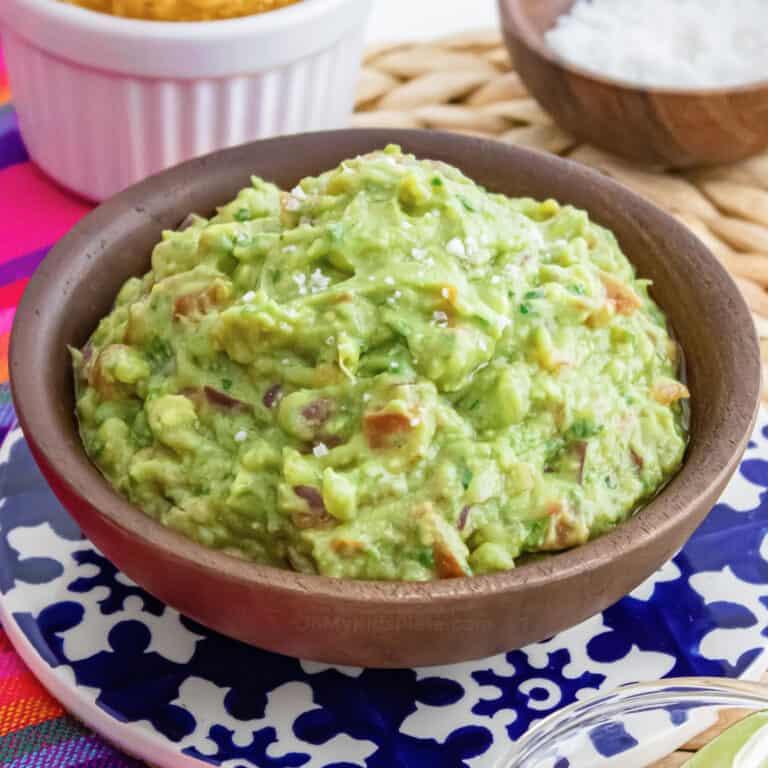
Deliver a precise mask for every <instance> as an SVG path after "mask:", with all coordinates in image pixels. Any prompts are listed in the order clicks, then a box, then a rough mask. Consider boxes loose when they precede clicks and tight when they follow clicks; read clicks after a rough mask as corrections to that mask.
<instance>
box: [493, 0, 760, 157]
mask: <svg viewBox="0 0 768 768" xmlns="http://www.w3.org/2000/svg"><path fill="white" fill-rule="evenodd" d="M573 3H574V0H499V10H500V12H501V21H502V28H503V30H504V37H505V39H506V42H507V46H508V48H509V51H510V53H511V54H512V58H513V60H514V62H515V67H516V69H517V71H518V72H519V74H520V77H521V78H522V80H523V82H524V83H525V85H526V86H527V87H528V89H529V90H530V92H531V93H532V94H533V95H534V96H535V97H536V99H538V101H539V102H540V103H541V104H542V106H543V107H544V108H545V109H546V110H547V111H548V112H549V113H550V114H551V115H552V116H553V117H554V119H555V120H556V121H557V122H558V123H559V124H560V125H561V126H562V127H563V128H564V129H565V130H567V131H569V132H570V133H572V134H573V135H574V136H576V137H577V138H579V139H581V140H582V141H587V142H589V143H591V144H595V145H596V146H598V147H602V148H603V149H607V150H609V151H610V152H615V153H616V154H617V155H622V156H623V157H626V158H628V159H630V160H636V161H640V162H643V163H653V164H661V165H665V166H669V167H674V168H686V167H690V166H694V165H711V164H715V163H728V162H733V161H736V160H741V159H743V158H745V157H748V156H750V155H753V154H755V153H757V152H759V151H760V150H762V149H765V148H766V147H768V77H767V78H766V79H765V80H763V81H761V82H760V83H757V84H752V85H746V86H741V87H729V88H719V89H707V90H704V89H702V90H676V89H669V88H655V89H654V88H646V87H642V86H637V85H635V84H633V83H631V82H625V81H621V80H617V79H613V78H607V77H600V76H599V75H596V74H594V73H592V72H589V71H588V70H586V69H582V68H580V67H578V66H575V65H572V64H569V63H566V62H565V61H563V60H562V59H561V58H560V57H559V56H558V55H557V54H556V53H554V51H552V50H551V49H550V48H549V47H548V45H547V44H546V41H545V39H544V35H545V33H546V32H547V30H549V29H550V28H551V27H553V26H554V24H555V21H556V19H557V18H558V16H560V15H562V14H563V13H566V12H567V11H568V10H569V9H570V8H571V6H572V5H573Z"/></svg>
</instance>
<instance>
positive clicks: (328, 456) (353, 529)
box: [72, 146, 688, 579]
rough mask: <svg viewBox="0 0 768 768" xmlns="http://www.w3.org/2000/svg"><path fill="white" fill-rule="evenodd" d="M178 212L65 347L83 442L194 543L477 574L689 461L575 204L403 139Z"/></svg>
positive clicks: (580, 533) (285, 559) (332, 569)
mask: <svg viewBox="0 0 768 768" xmlns="http://www.w3.org/2000/svg"><path fill="white" fill-rule="evenodd" d="M185 225H186V226H185V228H183V229H182V230H180V231H167V232H164V233H163V237H162V241H161V242H160V243H159V244H158V245H157V246H156V247H155V248H154V251H153V253H152V269H151V271H150V272H148V273H147V274H146V275H145V276H144V277H143V278H132V279H131V280H129V281H128V282H127V283H126V284H125V285H124V286H123V288H122V289H121V291H120V293H119V295H118V297H117V300H116V303H115V306H114V309H113V310H112V312H111V313H110V314H109V315H108V316H107V317H105V318H104V319H103V320H102V321H101V322H100V324H99V326H98V328H97V329H96V331H95V333H94V334H93V336H92V337H91V339H90V340H89V342H88V343H87V344H86V346H85V347H84V348H83V350H80V351H78V350H72V358H73V362H74V370H75V381H76V392H77V415H78V419H79V424H80V432H81V435H82V439H83V442H84V444H85V448H86V451H87V452H88V455H89V456H90V457H91V459H92V460H93V461H94V463H95V464H96V465H97V466H98V467H99V469H100V470H101V471H102V472H103V473H104V475H105V476H106V477H107V478H108V479H109V480H110V481H111V482H112V483H113V484H114V486H115V487H116V488H117V489H118V491H119V492H120V493H122V494H123V495H124V496H126V497H127V498H128V499H130V500H131V501H132V502H134V503H135V504H137V505H138V506H139V507H141V508H142V509H143V510H144V511H145V512H146V513H147V514H148V515H151V516H152V517H153V518H155V519H157V520H159V521H160V522H161V523H162V524H163V525H166V526H169V527H171V528H174V529H176V530H177V531H180V532H182V533H183V534H185V535H187V536H189V537H191V538H193V539H195V540H196V541H198V542H200V543H201V544H204V545H205V546H209V547H216V548H221V549H225V550H226V551H229V552H231V553H233V554H236V555H239V556H241V557H244V558H247V559H249V560H254V561H256V562H260V563H267V564H271V565H276V566H281V567H287V568H294V569H296V570H300V571H305V572H313V573H314V572H317V573H321V574H325V575H328V576H334V577H343V578H356V579H431V578H435V577H451V576H460V575H471V574H482V573H488V572H493V571H499V570H505V569H509V568H512V567H514V565H515V561H516V560H517V559H518V558H520V557H521V556H523V555H525V554H526V553H540V552H552V551H557V550H562V549H566V548H569V547H573V546H576V545H579V544H582V543H584V542H586V541H587V540H588V539H590V538H592V537H594V536H597V535H599V534H601V533H603V532H605V531H607V530H610V529H611V528H613V527H614V526H615V525H617V524H618V523H621V522H622V521H624V520H626V519H627V517H628V516H629V515H631V514H632V512H633V511H635V510H636V509H637V508H638V506H639V505H641V504H642V503H643V502H644V501H646V500H647V499H648V498H649V497H651V496H653V494H654V493H656V492H657V491H658V489H659V488H660V487H661V486H662V485H663V484H664V483H665V482H666V481H667V480H668V479H669V478H670V476H671V475H672V474H673V473H674V472H675V471H676V470H677V469H678V467H679V466H680V463H681V461H682V458H683V454H684V451H685V446H686V428H685V413H684V410H685V399H686V398H687V397H688V391H687V390H686V388H685V387H684V386H683V385H682V384H681V383H680V382H679V380H678V378H677V376H678V370H679V368H680V360H679V353H678V348H677V345H676V344H675V343H674V342H673V341H672V340H671V338H670V335H669V333H668V331H667V328H666V323H665V318H664V315H663V314H662V312H661V311H660V310H659V308H658V307H657V306H656V304H655V303H654V302H653V300H652V299H651V298H649V296H648V290H647V289H648V284H649V283H648V281H647V280H641V279H638V278H637V277H636V276H635V273H634V270H633V268H632V266H631V265H630V264H629V262H628V261H627V259H626V258H625V257H624V255H623V254H622V252H621V250H620V249H619V247H618V244H617V242H616V240H615V238H614V237H613V235H612V234H611V233H610V232H609V231H607V230H606V229H604V228H602V227H600V226H598V225H596V224H594V223H592V222H591V221H590V220H589V217H588V215H587V214H586V213H585V212H584V211H580V210H577V209H575V208H572V207H570V206H560V205H559V204H558V203H556V202H555V201H554V200H547V201H544V202H536V201H534V200H531V199H509V198H507V197H505V196H503V195H498V194H490V193H488V192H487V191H486V190H484V189H483V188H482V187H479V186H478V185H476V184H475V183H473V182H472V181H471V180H470V179H468V178H467V177H465V176H464V175H463V174H462V173H461V172H459V171H458V170H457V169H455V168H453V167H451V166H448V165H446V164H444V163H439V162H433V161H429V160H423V161H419V160H416V159H415V158H414V157H413V156H410V155H405V154H402V153H401V151H400V149H399V148H398V147H394V146H390V147H387V148H386V149H385V150H383V151H380V152H374V153H372V154H369V155H366V156H362V157H358V158H355V159H352V160H349V161H346V162H344V163H342V164H341V166H339V167H338V168H336V169H334V170H332V171H329V172H327V173H324V174H323V175H321V176H319V177H317V178H307V179H304V180H303V181H302V182H301V183H300V184H299V185H298V186H297V187H296V188H295V189H294V190H293V191H292V192H290V193H287V192H283V191H280V190H279V189H278V188H277V187H275V186H274V185H273V184H270V183H268V182H265V181H262V180H261V179H257V178H254V179H253V183H252V186H251V187H248V188H247V189H244V190H242V191H241V192H240V193H239V194H238V196H237V198H236V199H235V200H234V201H233V202H231V203H229V204H228V205H225V206H224V207H222V208H220V209H219V211H218V214H217V215H216V216H214V217H213V218H212V219H210V220H206V219H204V218H201V217H198V216H191V217H190V218H189V219H188V220H187V222H185Z"/></svg>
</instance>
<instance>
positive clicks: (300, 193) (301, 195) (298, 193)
mask: <svg viewBox="0 0 768 768" xmlns="http://www.w3.org/2000/svg"><path fill="white" fill-rule="evenodd" d="M291 194H292V195H293V196H294V197H296V198H298V199H299V200H304V199H305V198H306V197H307V193H306V192H305V191H304V190H303V189H302V188H301V187H300V186H298V185H297V186H295V187H294V188H293V189H292V190H291Z"/></svg>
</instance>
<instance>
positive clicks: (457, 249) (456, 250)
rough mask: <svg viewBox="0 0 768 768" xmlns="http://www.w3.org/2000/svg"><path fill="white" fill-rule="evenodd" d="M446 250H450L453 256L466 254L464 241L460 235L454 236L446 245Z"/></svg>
mask: <svg viewBox="0 0 768 768" xmlns="http://www.w3.org/2000/svg"><path fill="white" fill-rule="evenodd" d="M445 250H446V251H448V253H450V254H451V256H456V258H459V259H461V258H463V257H464V255H465V254H466V249H465V248H464V243H462V242H461V240H459V238H458V237H454V238H453V239H452V240H449V241H448V245H446V246H445Z"/></svg>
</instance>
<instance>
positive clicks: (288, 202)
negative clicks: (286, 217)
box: [285, 195, 301, 211]
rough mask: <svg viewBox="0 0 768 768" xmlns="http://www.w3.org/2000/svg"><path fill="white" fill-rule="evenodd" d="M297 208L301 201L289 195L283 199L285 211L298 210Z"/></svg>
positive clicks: (299, 206)
mask: <svg viewBox="0 0 768 768" xmlns="http://www.w3.org/2000/svg"><path fill="white" fill-rule="evenodd" d="M299 208H301V203H300V202H299V201H298V200H297V199H296V198H295V197H291V196H290V195H289V196H288V197H287V198H286V199H285V210H286V211H298V210H299Z"/></svg>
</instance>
